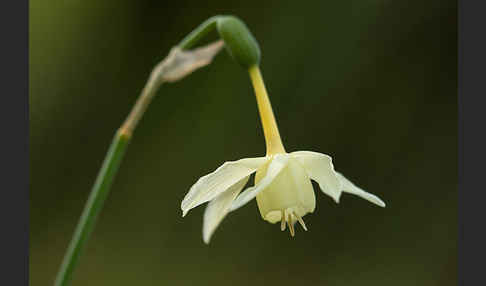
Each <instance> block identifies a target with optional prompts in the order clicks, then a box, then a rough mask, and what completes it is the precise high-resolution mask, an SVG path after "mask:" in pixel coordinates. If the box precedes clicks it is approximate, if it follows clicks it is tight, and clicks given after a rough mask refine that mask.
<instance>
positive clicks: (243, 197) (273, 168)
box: [231, 155, 289, 211]
mask: <svg viewBox="0 0 486 286" xmlns="http://www.w3.org/2000/svg"><path fill="white" fill-rule="evenodd" d="M288 160H289V157H288V156H286V155H275V156H274V158H273V160H272V162H270V165H269V166H268V170H267V174H266V175H265V177H264V178H263V179H262V180H261V181H260V182H258V184H256V185H255V186H253V187H250V188H248V189H246V190H245V191H244V192H242V193H241V194H240V195H239V196H238V197H237V198H236V200H234V201H233V204H232V206H231V211H234V210H236V209H238V208H240V207H242V206H243V205H245V204H246V203H248V202H249V201H251V200H252V199H254V198H255V197H256V195H257V194H258V193H259V192H261V191H263V190H264V189H265V188H266V187H268V185H270V183H271V182H272V181H273V180H274V179H275V178H276V177H277V175H278V174H279V173H280V171H282V170H283V168H284V167H285V166H287V162H288Z"/></svg>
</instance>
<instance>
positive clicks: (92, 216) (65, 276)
mask: <svg viewBox="0 0 486 286" xmlns="http://www.w3.org/2000/svg"><path fill="white" fill-rule="evenodd" d="M129 141H130V138H129V137H128V136H126V135H125V134H123V133H121V132H117V133H116V135H115V137H114V138H113V142H112V143H111V146H110V149H109V150H108V153H107V154H106V157H105V160H104V161H103V165H102V167H101V170H100V172H99V173H98V177H97V178H96V182H95V184H94V186H93V189H92V190H91V194H90V195H89V198H88V201H87V202H86V205H85V207H84V210H83V213H82V214H81V217H80V218H79V222H78V225H77V226H76V230H75V231H74V235H73V238H72V240H71V242H70V244H69V247H68V249H67V252H66V255H65V256H64V260H63V262H62V264H61V269H60V270H59V273H58V275H57V278H56V282H55V284H54V285H56V286H61V285H68V284H69V282H70V280H71V278H72V274H73V271H74V269H75V268H76V265H77V263H78V260H79V256H80V254H81V251H82V249H83V247H84V245H85V244H86V241H87V240H88V238H89V236H90V234H91V232H92V231H93V228H94V226H95V222H96V219H97V217H98V214H99V213H100V210H101V209H102V207H103V203H104V202H105V199H106V197H107V196H108V192H109V190H110V186H111V183H112V182H113V179H114V177H115V175H116V173H117V171H118V167H119V166H120V163H121V161H122V158H123V155H124V154H125V150H126V148H127V145H128V143H129Z"/></svg>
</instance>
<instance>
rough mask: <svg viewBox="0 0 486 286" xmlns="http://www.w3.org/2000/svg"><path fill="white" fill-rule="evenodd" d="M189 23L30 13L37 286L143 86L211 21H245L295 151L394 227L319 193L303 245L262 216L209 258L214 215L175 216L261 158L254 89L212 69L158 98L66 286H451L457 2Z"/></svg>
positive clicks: (243, 11)
mask: <svg viewBox="0 0 486 286" xmlns="http://www.w3.org/2000/svg"><path fill="white" fill-rule="evenodd" d="M196 3H199V2H195V1H177V2H171V3H163V2H162V1H114V0H113V1H92V0H90V1H73V2H66V1H48V2H46V1H40V0H32V1H30V27H29V28H30V36H29V37H30V39H29V40H30V55H29V56H30V66H29V67H30V74H29V76H30V91H29V93H30V96H29V101H30V102H29V103H30V114H29V115H30V130H29V132H30V184H31V185H30V276H31V277H30V281H31V284H32V285H49V284H51V283H52V281H53V279H54V277H55V274H56V271H57V270H58V267H59V265H60V262H61V260H62V256H63V254H64V251H65V250H66V247H67V244H68V242H69V240H70V238H71V235H72V232H73V230H74V227H75V225H76V223H77V220H78V217H79V215H80V213H81V211H82V208H83V206H84V203H85V201H86V198H87V196H88V193H89V191H90V188H91V186H92V183H93V182H94V179H95V176H96V174H97V172H98V169H99V167H100V165H101V162H102V160H103V158H104V155H105V152H106V150H107V148H108V145H109V143H110V141H111V138H112V136H113V134H114V132H115V130H116V129H117V128H118V127H119V126H120V124H121V123H122V121H123V119H124V118H125V116H126V115H127V114H128V112H129V110H130V108H131V106H132V104H133V103H134V101H135V100H136V98H137V96H138V94H139V92H140V90H141V88H142V87H143V85H144V83H145V81H146V79H147V77H148V74H149V72H150V70H151V69H152V67H153V66H154V65H155V64H156V63H157V62H158V61H160V60H161V59H163V58H164V57H165V56H166V55H167V53H168V51H169V50H170V48H171V47H172V46H173V45H175V44H177V43H178V42H179V41H180V40H181V39H182V38H183V37H184V36H185V35H186V34H187V33H189V32H190V31H191V30H192V29H193V28H195V27H196V26H197V25H198V24H199V23H201V22H202V21H204V20H205V19H206V18H208V17H210V16H212V15H216V14H235V15H237V16H238V17H240V18H241V19H242V20H244V21H245V22H246V23H247V25H248V26H249V28H250V29H251V31H252V32H253V34H254V35H255V37H256V38H257V40H258V41H259V43H260V46H261V49H262V64H261V68H262V72H263V76H264V79H265V82H266V85H267V88H268V90H269V93H270V98H271V100H272V103H273V106H274V111H275V113H276V116H277V121H278V123H279V127H280V133H281V135H282V139H283V141H284V144H285V146H286V148H287V150H288V151H296V150H311V151H317V152H322V153H326V154H329V155H331V156H332V157H333V158H334V165H335V166H336V169H337V170H339V171H341V172H343V173H344V174H345V175H346V176H348V177H349V178H350V179H352V180H353V181H355V182H356V183H357V184H358V185H359V186H361V187H363V188H364V189H366V190H367V191H370V192H372V193H374V194H376V195H378V196H380V197H381V198H382V199H383V200H384V201H385V202H386V203H387V208H385V209H382V208H379V207H376V206H374V205H372V204H370V203H368V202H366V201H364V200H362V199H360V198H357V197H354V196H352V195H343V197H342V199H341V203H340V204H339V205H336V204H335V203H334V202H333V201H332V199H330V198H329V197H327V196H326V195H324V194H322V193H321V192H320V191H318V190H317V188H316V194H317V196H316V197H317V208H316V211H315V213H314V214H312V215H308V216H306V217H305V221H306V223H307V225H308V227H309V232H307V233H303V232H302V231H301V230H300V229H299V230H298V232H297V234H296V237H295V238H293V239H291V238H290V237H289V235H288V234H287V233H281V232H280V230H279V227H278V226H277V225H271V224H268V223H267V222H265V221H263V220H262V219H261V218H260V215H259V213H258V210H257V207H256V202H254V201H253V202H251V203H250V204H248V205H247V206H246V207H244V208H242V209H240V210H239V211H237V212H235V213H231V214H230V215H229V216H228V217H227V218H226V219H225V220H224V221H223V223H222V224H221V226H220V228H219V229H218V230H217V231H216V233H215V235H214V236H213V239H212V241H211V244H210V245H209V246H206V245H205V244H204V243H203V242H202V235H201V229H202V214H203V211H204V207H199V208H197V209H195V210H193V211H191V213H190V214H189V215H188V216H187V217H186V218H184V219H182V218H181V211H180V202H181V200H182V198H183V197H184V195H185V194H186V192H187V191H188V190H189V188H190V186H191V185H192V184H193V183H194V182H195V181H196V180H197V179H198V178H199V177H200V176H202V175H204V174H206V173H209V172H211V171H213V170H214V169H215V168H217V167H218V166H219V165H221V164H222V163H223V162H224V161H229V160H236V159H239V158H245V157H256V156H261V155H264V152H265V149H264V147H265V144H264V140H263V133H262V130H261V126H260V122H259V118H258V114H257V109H256V103H255V98H254V94H253V90H252V87H251V85H250V82H249V79H248V75H247V73H246V72H245V71H244V70H242V69H241V68H240V67H239V66H237V65H236V64H235V63H234V62H233V61H232V60H231V59H230V58H229V56H228V55H227V54H226V53H221V54H220V55H218V56H217V57H216V59H215V61H214V63H213V64H211V65H210V66H209V67H207V68H204V69H202V70H200V71H198V72H196V73H194V74H192V75H191V76H189V77H188V78H186V79H184V80H183V81H181V82H178V83H175V84H172V85H166V86H164V87H162V88H161V90H160V91H159V94H158V97H157V98H156V99H155V100H154V102H153V103H152V105H151V106H150V108H149V110H148V112H147V113H146V114H145V116H144V118H143V120H142V122H141V124H140V126H139V127H138V129H137V131H136V133H135V136H134V139H133V141H132V143H131V145H130V148H129V149H128V153H127V156H126V157H125V160H124V162H123V164H122V166H121V169H120V172H119V174H118V177H117V178H116V180H115V183H114V185H113V188H112V192H111V193H110V196H109V198H108V200H107V202H106V205H105V208H104V209H103V211H102V213H101V216H100V219H99V222H98V224H97V227H96V229H95V231H94V233H93V235H92V238H91V240H90V242H89V245H88V247H87V248H86V249H85V252H84V255H83V256H82V258H81V260H80V265H79V267H78V269H77V271H76V273H75V277H74V281H73V285H166V284H169V285H194V284H196V283H197V284H198V285H225V284H228V283H231V284H232V285H248V284H250V283H251V284H252V285H296V284H311V283H312V284H316V285H351V286H352V285H407V286H408V285H455V284H456V283H457V270H456V266H457V262H456V259H457V214H456V213H457V206H456V202H457V190H456V189H457V97H456V92H457V77H456V75H457V74H456V68H457V56H456V53H457V44H456V43H457V16H456V15H457V8H456V3H455V1H435V0H434V1H418V0H417V1H404V0H403V1H363V0H357V1H315V2H314V1H313V2H311V1H288V2H284V1H245V2H242V3H241V4H234V3H228V1H213V2H211V3H206V4H204V5H203V4H196ZM213 37H214V38H215V35H213ZM315 186H316V185H315Z"/></svg>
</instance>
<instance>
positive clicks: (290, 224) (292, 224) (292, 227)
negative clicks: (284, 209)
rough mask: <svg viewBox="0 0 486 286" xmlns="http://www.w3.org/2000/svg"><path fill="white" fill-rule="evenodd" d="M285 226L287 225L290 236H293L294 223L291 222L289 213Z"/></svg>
mask: <svg viewBox="0 0 486 286" xmlns="http://www.w3.org/2000/svg"><path fill="white" fill-rule="evenodd" d="M287 224H288V225H289V230H290V235H291V236H292V237H294V236H295V231H294V222H293V221H292V213H290V212H289V215H288V221H287Z"/></svg>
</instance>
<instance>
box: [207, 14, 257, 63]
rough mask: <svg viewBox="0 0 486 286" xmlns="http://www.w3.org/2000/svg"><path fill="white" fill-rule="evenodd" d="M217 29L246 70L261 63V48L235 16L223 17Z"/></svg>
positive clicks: (219, 20)
mask: <svg viewBox="0 0 486 286" xmlns="http://www.w3.org/2000/svg"><path fill="white" fill-rule="evenodd" d="M216 27H217V29H218V32H219V35H220V36H221V38H222V39H223V40H224V42H225V45H226V49H227V50H228V52H229V53H230V55H231V56H232V57H233V58H234V59H235V60H236V62H238V63H239V64H240V65H242V66H243V67H245V68H249V67H251V66H254V65H258V64H259V63H260V47H259V46H258V43H257V41H256V40H255V37H253V35H252V34H251V32H250V30H248V28H247V27H246V25H245V23H243V22H242V21H241V20H240V19H238V18H236V17H234V16H222V17H220V18H218V20H217V23H216Z"/></svg>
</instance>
